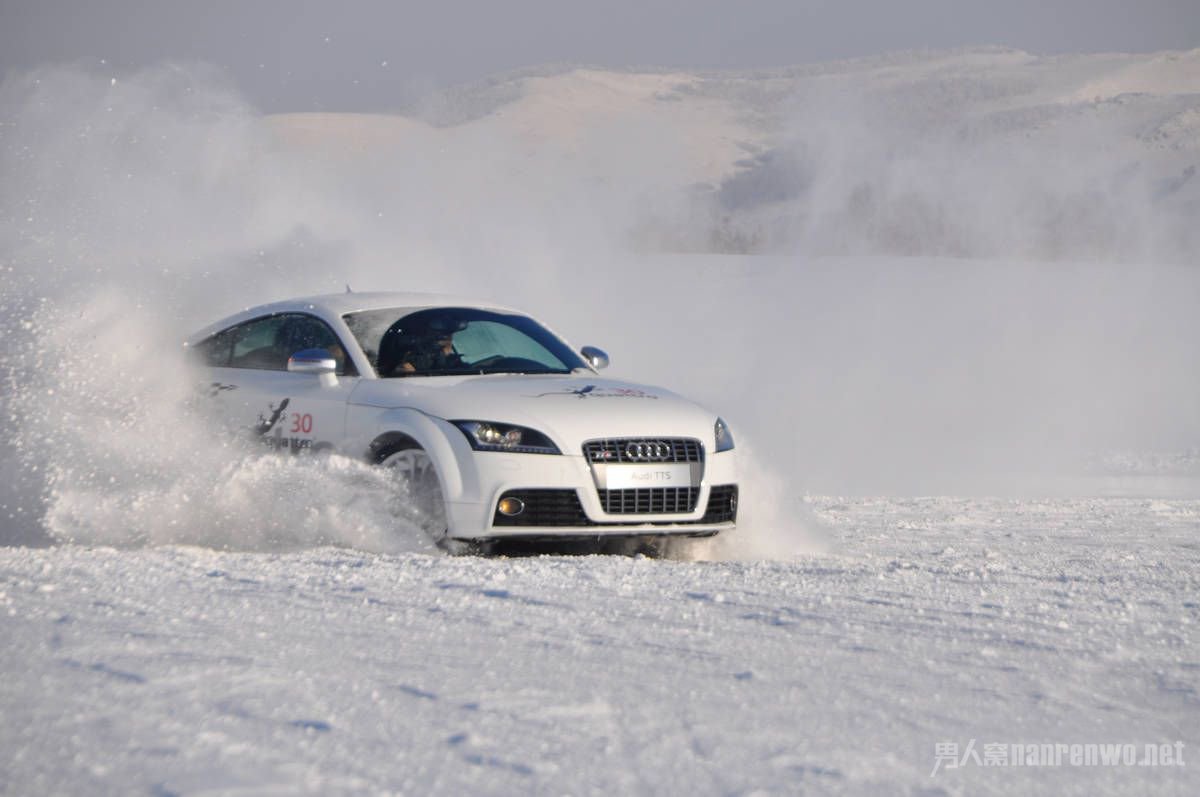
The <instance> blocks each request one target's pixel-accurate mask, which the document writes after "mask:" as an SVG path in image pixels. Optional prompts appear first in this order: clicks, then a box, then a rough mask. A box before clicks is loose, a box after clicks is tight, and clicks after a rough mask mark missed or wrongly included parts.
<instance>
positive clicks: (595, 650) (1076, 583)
mask: <svg viewBox="0 0 1200 797" xmlns="http://www.w3.org/2000/svg"><path fill="white" fill-rule="evenodd" d="M807 503H808V506H809V507H810V508H811V510H812V511H813V514H814V516H815V518H816V519H817V520H818V521H819V522H820V523H821V524H822V525H823V526H824V527H826V530H827V531H826V533H827V534H828V536H829V551H828V552H827V553H823V554H811V555H807V556H802V557H799V558H796V559H793V560H790V561H754V562H735V561H728V562H679V561H659V560H651V559H644V558H624V557H591V556H589V557H575V558H572V557H557V556H548V557H538V558H500V559H477V558H446V557H438V556H432V555H428V554H421V553H408V554H376V555H372V554H364V553H359V552H355V551H353V550H348V549H341V548H317V549H308V550H299V551H294V552H287V553H274V554H263V553H229V552H220V551H216V550H211V549H204V548H194V547H162V548H153V549H138V550H118V549H113V548H103V547H86V546H75V545H64V546H61V547H55V548H49V549H44V550H37V549H15V548H0V634H2V636H3V639H4V640H5V642H4V645H3V646H0V670H2V671H3V672H4V673H5V677H4V679H3V680H2V681H0V704H2V705H3V706H4V722H3V723H0V750H3V751H5V757H6V760H7V761H6V765H5V769H4V775H3V779H2V780H0V791H3V792H5V793H8V794H14V795H16V794H45V793H76V794H83V793H87V794H139V793H141V794H181V795H195V794H205V793H224V794H234V793H236V794H284V793H314V794H316V793H321V794H338V793H406V794H422V793H477V794H516V793H534V794H567V793H570V794H616V793H624V794H629V793H641V794H649V793H674V794H794V793H798V792H805V793H816V794H824V793H834V794H838V793H848V794H987V793H1005V794H1033V793H1043V794H1079V795H1094V794H1135V793H1142V794H1148V793H1155V794H1195V793H1196V790H1197V788H1200V759H1197V758H1195V757H1196V756H1197V755H1200V749H1197V748H1200V694H1198V691H1197V689H1198V681H1200V639H1198V638H1197V633H1198V629H1200V625H1198V624H1200V542H1198V539H1200V537H1198V532H1200V502H1197V501H1194V500H1147V499H1113V498H1108V499H1086V500H1084V499H1080V500H1065V499H1055V500H1044V501H1028V500H1007V499H1005V500H1002V499H992V500H981V499H973V500H969V499H952V498H928V499H921V498H916V499H845V498H811V499H808V501H807ZM972 739H974V740H976V745H977V748H976V749H977V751H978V752H979V753H982V751H983V750H984V747H983V745H984V744H995V743H1010V744H1042V743H1068V744H1069V743H1081V744H1083V743H1123V744H1124V743H1128V744H1136V745H1137V746H1138V749H1139V750H1141V748H1142V746H1143V745H1144V744H1146V743H1161V744H1173V743H1174V742H1176V741H1182V742H1183V743H1184V747H1183V761H1184V764H1185V766H1160V767H1140V766H1116V767H1111V766H1110V767H1100V766H1093V767H1083V766H1070V765H1068V764H1067V763H1064V764H1063V765H1061V766H1039V767H1026V766H1015V767H1012V766H1010V767H995V766H992V767H985V766H982V765H979V764H977V763H974V762H973V761H971V760H968V761H967V762H966V763H965V764H963V765H962V766H959V767H956V768H949V769H947V768H946V767H945V765H944V764H943V766H942V767H941V768H940V771H938V772H937V774H936V775H935V774H931V773H932V772H933V769H934V765H935V760H936V759H935V749H936V748H935V745H937V744H939V743H944V742H953V743H956V744H957V745H958V746H959V749H960V750H965V749H966V747H967V745H968V743H969V742H970V740H972Z"/></svg>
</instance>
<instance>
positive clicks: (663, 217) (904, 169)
mask: <svg viewBox="0 0 1200 797" xmlns="http://www.w3.org/2000/svg"><path fill="white" fill-rule="evenodd" d="M271 121H272V124H273V126H274V127H275V128H276V130H277V131H278V132H279V135H280V136H281V137H282V138H283V139H284V140H285V141H286V142H288V143H289V144H290V145H292V146H297V147H302V148H304V149H306V150H307V151H309V152H311V153H320V154H323V155H325V156H327V157H335V158H341V157H346V156H348V155H350V154H351V153H354V154H356V155H357V156H358V157H362V158H374V157H379V156H380V154H381V153H385V152H394V151H395V150H397V149H414V150H433V151H437V152H439V153H442V154H443V155H446V156H457V157H461V158H463V159H465V160H467V161H470V160H471V159H472V152H473V151H474V150H475V149H476V148H477V147H478V146H479V144H480V142H489V144H488V147H489V151H490V146H491V145H492V144H494V143H496V142H504V143H507V145H508V146H509V147H511V148H504V147H503V144H502V152H503V155H502V156H501V160H502V164H491V166H492V168H495V169H497V170H498V171H499V172H500V174H501V175H502V177H503V179H514V180H519V179H522V177H523V176H525V175H528V174H529V173H530V172H531V171H536V167H533V166H531V165H530V164H531V162H533V163H537V164H541V165H542V168H547V167H546V164H552V165H554V166H555V167H561V168H562V169H564V170H565V172H566V173H567V174H570V175H571V176H572V177H573V178H574V179H576V180H578V181H581V182H583V183H585V184H586V183H588V182H592V181H613V180H622V185H623V186H625V187H632V188H634V189H635V190H639V191H640V192H641V193H642V195H643V197H645V198H646V199H647V201H648V202H650V205H651V209H652V213H651V215H650V217H649V218H646V217H643V218H641V219H640V220H639V223H638V224H637V225H636V229H635V230H633V231H632V234H634V235H635V236H637V240H639V241H641V242H642V243H643V244H647V245H650V246H651V247H652V248H659V249H668V250H680V249H682V250H686V251H696V250H699V251H743V252H744V251H757V252H761V251H774V252H778V251H794V250H796V249H799V250H801V251H805V252H807V253H810V254H813V253H816V254H828V253H869V254H905V255H914V254H927V255H928V254H932V255H952V256H965V257H998V256H1007V257H1032V258H1037V259H1064V258H1065V259H1077V260H1082V259H1089V260H1130V259H1133V260H1137V259H1147V258H1148V259H1159V260H1161V259H1169V260H1188V259H1189V255H1191V254H1192V253H1194V252H1195V251H1196V246H1197V239H1196V237H1195V236H1196V233H1195V229H1194V228H1195V225H1194V224H1193V223H1192V219H1194V217H1195V215H1196V213H1197V209H1198V208H1200V178H1197V177H1196V169H1197V163H1198V162H1200V50H1193V51H1189V52H1182V53H1164V54H1156V55H1144V56H1131V55H1087V56H1072V57H1054V58H1039V57H1035V56H1032V55H1029V54H1027V53H1023V52H1020V51H1014V50H1004V49H998V48H984V49H975V50H963V51H956V52H950V53H945V52H931V53H908V54H901V55H892V56H884V57H877V58H870V59H862V60H855V61H847V62H839V63H833V64H822V65H816V66H811V67H803V68H794V69H784V70H776V71H764V72H755V73H747V74H738V73H729V74H725V73H715V74H710V73H684V72H666V71H664V72H637V71H627V72H613V71H601V70H597V69H589V68H559V69H556V70H549V71H543V72H539V71H526V72H521V73H516V74H514V75H512V76H509V77H507V78H495V79H493V80H491V81H489V82H486V83H483V84H481V85H478V86H473V87H465V88H462V89H459V90H457V91H454V92H448V93H446V94H444V95H441V96H438V97H435V98H432V99H430V100H429V101H428V104H427V106H426V107H423V108H414V109H410V111H409V115H408V116H403V117H401V116H366V115H331V114H295V115H281V116H276V117H273V118H272V120H271ZM623 160H627V161H628V162H629V166H628V173H626V170H625V169H624V168H623V165H624V164H623V163H622V161H623ZM647 164H652V175H653V181H652V183H651V182H650V181H649V180H639V176H638V174H637V171H638V170H639V168H640V167H642V166H645V165H647ZM648 194H652V195H653V196H652V197H647V196H646V195H648Z"/></svg>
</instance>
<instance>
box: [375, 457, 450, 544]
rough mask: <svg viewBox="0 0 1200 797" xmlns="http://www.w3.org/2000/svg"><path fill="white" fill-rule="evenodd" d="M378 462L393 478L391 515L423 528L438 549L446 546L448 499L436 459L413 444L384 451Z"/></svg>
mask: <svg viewBox="0 0 1200 797" xmlns="http://www.w3.org/2000/svg"><path fill="white" fill-rule="evenodd" d="M379 464H380V466H381V467H383V468H386V469H388V470H389V471H390V472H391V473H392V475H393V477H394V479H393V481H394V489H393V491H392V494H391V510H392V514H393V515H396V516H397V517H399V518H402V519H404V520H405V521H407V522H408V523H410V524H412V525H414V526H416V527H417V528H419V529H421V531H423V532H424V533H425V534H426V535H428V536H429V538H430V539H431V540H433V542H434V543H435V544H436V545H437V546H438V547H439V548H445V547H446V544H447V540H448V538H447V536H446V531H447V523H446V502H445V499H444V498H443V496H442V483H441V481H440V480H439V479H438V474H437V467H436V466H435V465H434V464H433V460H432V459H430V458H429V455H428V454H427V453H425V450H424V449H422V448H416V447H410V448H399V449H396V450H394V451H391V452H389V453H386V454H384V455H383V456H382V457H381V458H380V460H379Z"/></svg>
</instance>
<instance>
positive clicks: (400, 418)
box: [186, 292, 738, 550]
mask: <svg viewBox="0 0 1200 797" xmlns="http://www.w3.org/2000/svg"><path fill="white" fill-rule="evenodd" d="M186 345H187V349H188V351H189V352H190V355H191V357H192V359H193V362H194V363H195V364H197V365H198V366H199V367H200V368H201V369H202V371H203V373H202V380H203V384H202V388H203V394H204V396H205V398H204V399H203V400H204V401H205V402H206V404H207V408H208V410H210V411H211V412H213V413H215V414H216V415H218V416H219V417H220V418H221V419H222V420H223V421H224V423H225V425H226V426H228V427H231V428H234V429H236V430H238V431H239V433H241V434H245V435H249V436H250V437H252V438H253V439H254V440H256V441H258V442H259V443H261V444H262V445H264V446H267V447H269V448H271V449H274V450H277V451H279V452H284V453H290V454H298V455H303V454H313V453H317V452H336V453H338V454H342V455H345V456H350V457H356V458H361V459H365V460H367V461H369V462H371V463H375V464H378V465H380V466H382V467H386V468H393V469H395V470H396V471H397V473H398V475H399V476H401V477H403V479H404V480H405V481H406V483H407V485H408V487H407V494H408V496H409V499H410V501H411V502H412V503H414V504H416V505H417V506H418V508H419V516H420V520H421V525H422V526H423V527H424V528H425V529H426V531H427V532H428V533H430V534H431V535H432V536H433V537H434V539H435V540H436V541H437V542H438V543H439V544H440V545H442V546H443V547H446V548H448V549H451V550H465V549H467V548H486V547H487V544H488V543H492V542H495V541H498V540H504V539H511V538H528V539H543V540H544V539H557V540H563V539H575V540H583V539H592V540H609V539H614V538H633V539H637V540H666V539H673V538H680V537H708V536H712V535H714V534H717V533H719V532H728V531H730V530H732V529H733V528H734V524H735V521H736V516H737V498H738V487H737V475H736V465H735V459H734V457H735V451H734V444H733V437H732V435H731V433H730V431H729V429H728V427H727V426H726V425H725V422H724V421H723V420H721V419H720V418H718V417H717V416H716V415H714V414H713V413H711V412H709V411H707V410H705V409H703V408H701V407H699V406H697V405H696V404H694V403H692V402H691V401H688V400H687V399H684V398H682V397H680V396H678V395H676V394H674V393H671V392H669V391H667V390H663V389H662V388H658V387H652V386H648V385H641V384H634V383H631V382H623V381H617V380H613V379H604V378H601V377H599V376H598V372H599V370H600V369H602V368H604V367H606V366H607V365H608V357H607V355H606V354H605V353H604V352H603V351H601V350H599V349H596V348H593V347H584V348H582V349H580V350H578V351H577V350H575V349H574V348H573V347H572V346H570V345H568V344H567V343H566V342H565V341H564V340H563V339H562V338H560V337H559V336H557V335H556V334H554V333H553V332H551V331H550V330H549V329H547V328H546V327H545V326H543V325H542V324H540V323H538V322H537V321H535V320H534V319H532V318H530V317H529V316H527V315H525V314H523V313H520V312H518V311H515V310H512V309H509V308H506V307H501V306H499V305H494V304H490V303H486V302H484V303H480V302H472V301H466V300H463V299H458V298H455V297H450V296H437V295H425V294H400V293H350V292H347V293H344V294H335V295H331V296H315V297H309V298H301V299H294V300H291V301H284V302H277V303H274V304H268V305H263V306H261V307H255V308H252V309H249V310H245V311H243V312H241V313H238V314H237V315H233V316H230V317H229V318H226V319H224V320H222V321H218V322H217V323H215V324H212V325H211V326H209V327H207V328H205V329H203V330H201V331H200V332H198V333H196V334H195V335H193V336H192V337H191V338H190V339H189V340H188V342H187V344H186Z"/></svg>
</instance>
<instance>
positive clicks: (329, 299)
mask: <svg viewBox="0 0 1200 797" xmlns="http://www.w3.org/2000/svg"><path fill="white" fill-rule="evenodd" d="M391 307H395V308H403V309H406V310H421V309H424V308H428V307H479V308H485V309H488V310H500V311H502V312H509V313H516V312H520V311H519V310H514V309H513V308H511V307H506V306H504V305H501V304H497V303H495V302H491V301H486V300H480V299H473V298H468V297H464V296H456V295H454V294H447V293H401V292H369V293H355V292H352V291H346V292H345V293H329V294H322V295H318V296H302V297H298V298H295V299H285V300H283V301H278V302H271V303H269V304H260V305H256V306H254V307H248V308H246V309H245V310H242V311H241V312H238V313H234V314H233V315H231V316H227V317H225V318H222V319H221V320H220V321H217V322H215V323H212V324H209V325H208V326H206V327H205V328H204V329H201V330H199V331H197V332H195V333H194V334H193V335H191V336H190V337H189V338H188V343H189V344H194V343H197V342H199V341H201V340H203V339H204V338H206V337H208V336H209V335H212V334H213V333H215V332H220V331H221V330H223V329H226V328H227V327H231V326H234V325H236V324H240V323H242V322H243V321H250V320H251V319H254V318H261V317H263V316H268V315H275V314H277V313H310V314H312V315H316V316H319V317H321V318H323V319H325V320H326V321H331V322H336V321H338V320H340V319H341V317H342V316H344V315H346V314H347V313H355V312H360V311H364V310H385V309H387V308H391Z"/></svg>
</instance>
